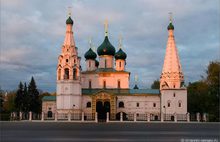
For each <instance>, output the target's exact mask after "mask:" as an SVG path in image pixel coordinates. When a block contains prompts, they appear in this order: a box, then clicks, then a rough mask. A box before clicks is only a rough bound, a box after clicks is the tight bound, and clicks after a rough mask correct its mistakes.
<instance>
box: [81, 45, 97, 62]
mask: <svg viewBox="0 0 220 142" xmlns="http://www.w3.org/2000/svg"><path fill="white" fill-rule="evenodd" d="M84 57H85V58H86V60H89V59H92V60H95V58H96V57H97V55H96V53H95V52H94V51H93V50H92V49H91V48H89V50H88V51H87V52H86V53H85V55H84Z"/></svg>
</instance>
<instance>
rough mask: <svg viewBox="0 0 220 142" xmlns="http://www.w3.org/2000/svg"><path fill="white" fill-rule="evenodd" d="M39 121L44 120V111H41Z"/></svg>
mask: <svg viewBox="0 0 220 142" xmlns="http://www.w3.org/2000/svg"><path fill="white" fill-rule="evenodd" d="M41 121H44V112H43V111H42V113H41Z"/></svg>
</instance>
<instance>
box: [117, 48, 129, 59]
mask: <svg viewBox="0 0 220 142" xmlns="http://www.w3.org/2000/svg"><path fill="white" fill-rule="evenodd" d="M126 58H127V54H126V53H125V52H124V51H123V50H122V49H121V48H120V49H119V50H118V52H116V53H115V60H118V59H121V60H125V59H126Z"/></svg>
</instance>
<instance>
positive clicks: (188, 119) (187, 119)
mask: <svg viewBox="0 0 220 142" xmlns="http://www.w3.org/2000/svg"><path fill="white" fill-rule="evenodd" d="M186 121H187V122H190V113H189V112H187V113H186Z"/></svg>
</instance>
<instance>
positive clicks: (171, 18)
mask: <svg viewBox="0 0 220 142" xmlns="http://www.w3.org/2000/svg"><path fill="white" fill-rule="evenodd" d="M169 16H170V23H172V22H173V13H172V12H169Z"/></svg>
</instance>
